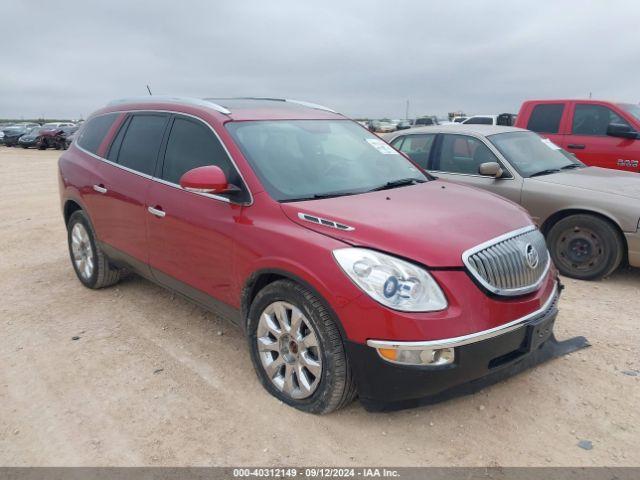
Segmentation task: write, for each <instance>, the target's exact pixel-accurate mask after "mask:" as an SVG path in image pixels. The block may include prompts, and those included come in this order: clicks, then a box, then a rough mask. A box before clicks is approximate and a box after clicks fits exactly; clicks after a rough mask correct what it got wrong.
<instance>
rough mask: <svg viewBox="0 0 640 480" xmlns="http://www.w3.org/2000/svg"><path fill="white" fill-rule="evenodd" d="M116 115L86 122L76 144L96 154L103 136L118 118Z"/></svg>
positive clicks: (108, 115) (99, 117) (107, 115)
mask: <svg viewBox="0 0 640 480" xmlns="http://www.w3.org/2000/svg"><path fill="white" fill-rule="evenodd" d="M118 115H119V114H118V113H107V114H106V115H100V116H98V117H93V118H92V119H90V120H88V121H87V123H86V125H84V126H83V127H82V129H81V131H80V135H79V136H78V140H77V143H78V145H80V146H81V147H82V148H84V149H85V150H87V151H89V152H91V153H93V154H96V153H98V148H99V147H100V144H101V143H102V140H104V137H105V135H106V134H107V132H108V131H109V129H110V128H111V125H113V122H115V120H116V118H118Z"/></svg>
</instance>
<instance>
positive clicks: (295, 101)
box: [284, 98, 338, 113]
mask: <svg viewBox="0 0 640 480" xmlns="http://www.w3.org/2000/svg"><path fill="white" fill-rule="evenodd" d="M284 101H285V102H289V103H297V104H298V105H302V106H303V107H309V108H315V109H316V110H325V111H327V112H331V113H338V112H336V111H335V110H332V109H330V108H329V107H325V106H323V105H318V104H317V103H311V102H304V101H302V100H291V99H290V98H285V99H284Z"/></svg>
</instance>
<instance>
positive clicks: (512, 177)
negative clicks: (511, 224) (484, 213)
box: [386, 125, 640, 280]
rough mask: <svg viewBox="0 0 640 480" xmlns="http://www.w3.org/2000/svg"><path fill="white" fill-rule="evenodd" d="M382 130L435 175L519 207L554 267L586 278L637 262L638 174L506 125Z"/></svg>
mask: <svg viewBox="0 0 640 480" xmlns="http://www.w3.org/2000/svg"><path fill="white" fill-rule="evenodd" d="M386 138H387V140H388V141H389V142H390V143H391V145H393V146H394V147H395V148H397V149H398V150H400V151H402V152H404V153H405V154H406V155H408V156H409V157H410V158H411V159H413V160H414V161H415V162H416V163H417V164H418V165H420V166H421V167H422V168H424V169H425V170H427V171H429V172H430V173H433V174H434V175H435V176H437V177H439V178H442V179H445V180H450V181H453V182H457V183H461V184H464V185H470V186H474V187H479V188H483V189H485V190H489V191H491V192H493V193H497V194H499V195H502V196H503V197H506V198H508V199H509V200H511V201H513V202H516V203H519V204H520V205H522V206H523V207H525V208H526V209H527V210H528V211H529V213H530V214H531V215H532V217H533V218H534V220H535V221H536V223H537V224H538V225H539V227H540V230H541V231H542V232H543V233H544V234H545V236H546V238H547V244H548V246H549V250H550V252H551V256H552V258H553V260H554V262H555V264H556V266H557V267H558V269H559V270H560V272H561V273H562V274H564V275H567V276H569V277H573V278H578V279H583V280H591V279H597V278H601V277H603V276H606V275H609V274H611V273H612V272H613V271H614V270H616V269H617V268H618V266H619V265H620V263H621V262H622V261H623V260H626V261H628V263H629V264H630V265H631V266H634V267H640V231H638V229H639V227H640V176H638V175H635V174H633V173H629V172H618V171H614V170H607V169H603V168H597V167H586V166H585V165H584V164H583V163H582V162H580V161H579V160H578V159H576V158H575V157H574V156H573V155H571V154H569V153H568V152H566V151H564V150H563V149H561V148H560V147H559V146H557V145H555V144H554V143H552V142H551V141H550V140H548V139H544V138H542V137H540V136H539V135H538V134H536V133H533V132H529V131H526V130H522V129H519V128H514V127H497V126H485V125H458V126H456V127H448V128H447V129H444V128H443V129H438V128H434V127H430V128H422V129H412V130H410V131H408V132H403V133H398V134H391V135H390V136H388V137H386Z"/></svg>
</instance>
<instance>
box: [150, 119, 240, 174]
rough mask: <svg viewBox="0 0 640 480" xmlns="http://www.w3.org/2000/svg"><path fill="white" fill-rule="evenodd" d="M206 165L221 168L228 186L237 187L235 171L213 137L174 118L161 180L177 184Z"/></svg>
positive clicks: (194, 124) (198, 126)
mask: <svg viewBox="0 0 640 480" xmlns="http://www.w3.org/2000/svg"><path fill="white" fill-rule="evenodd" d="M205 165H216V166H218V167H220V168H221V169H222V171H223V172H224V173H225V174H226V176H227V179H229V183H233V184H235V185H238V179H237V178H235V176H236V172H235V169H234V168H233V166H232V165H231V162H230V161H229V157H228V156H227V153H226V152H225V150H224V148H223V147H222V144H221V143H220V141H219V140H218V139H217V137H216V136H215V135H214V133H213V132H212V131H211V130H210V129H209V128H208V127H206V126H205V125H203V124H202V123H200V122H198V121H194V120H189V119H185V118H180V117H176V119H175V120H174V122H173V126H172V127H171V133H170V134H169V140H168V141H167V150H166V153H165V155H164V164H163V166H162V175H161V177H162V178H163V179H164V180H166V181H168V182H172V183H179V182H180V177H182V175H183V174H184V173H185V172H187V171H189V170H191V169H193V168H197V167H203V166H205Z"/></svg>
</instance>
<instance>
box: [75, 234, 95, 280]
mask: <svg viewBox="0 0 640 480" xmlns="http://www.w3.org/2000/svg"><path fill="white" fill-rule="evenodd" d="M71 252H72V253H73V262H74V264H75V266H76V269H77V270H78V273H79V274H80V275H81V276H82V278H84V279H85V280H89V279H90V278H91V276H92V275H93V269H94V255H93V247H92V246H91V239H90V238H89V233H88V232H87V229H86V228H85V226H84V225H83V224H82V223H80V222H77V223H76V224H75V225H74V226H73V228H72V230H71Z"/></svg>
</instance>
